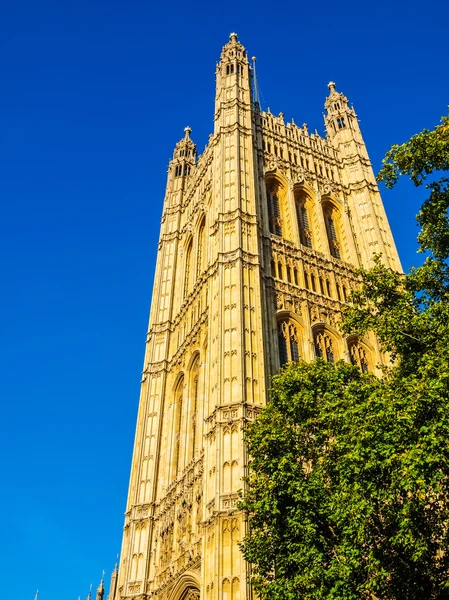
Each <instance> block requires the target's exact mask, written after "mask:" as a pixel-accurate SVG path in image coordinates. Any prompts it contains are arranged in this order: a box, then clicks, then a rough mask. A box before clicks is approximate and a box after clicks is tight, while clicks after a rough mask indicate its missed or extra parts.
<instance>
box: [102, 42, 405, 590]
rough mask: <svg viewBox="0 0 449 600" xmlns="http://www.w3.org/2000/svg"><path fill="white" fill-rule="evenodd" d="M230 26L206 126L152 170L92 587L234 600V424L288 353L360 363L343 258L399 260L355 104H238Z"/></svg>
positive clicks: (363, 353) (373, 354)
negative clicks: (150, 246)
mask: <svg viewBox="0 0 449 600" xmlns="http://www.w3.org/2000/svg"><path fill="white" fill-rule="evenodd" d="M252 72H253V70H252V67H251V65H250V64H249V61H248V56H247V54H246V51H245V49H244V47H243V46H242V45H241V44H240V42H239V41H238V39H237V35H236V34H234V33H233V34H231V36H230V40H229V42H228V43H227V44H226V45H225V46H224V48H223V50H222V53H221V58H220V62H219V63H218V64H217V70H216V96H215V116H214V121H215V123H214V133H213V134H212V135H211V136H210V139H209V143H208V145H207V146H206V148H205V150H204V152H203V154H202V155H201V156H197V153H196V147H195V144H194V143H193V141H192V139H191V137H190V136H191V130H190V128H188V127H187V128H186V129H185V136H184V138H183V139H182V140H181V141H180V142H178V144H177V145H176V148H175V151H174V155H173V159H172V160H171V161H170V164H169V168H168V180H167V189H166V194H165V199H164V204H163V212H162V224H161V233H160V241H159V246H158V257H157V264H156V274H155V281H154V290H153V301H152V307H151V314H150V325H149V332H148V338H147V345H146V353H145V363H144V370H143V378H142V391H141V398H140V407H139V414H138V421H137V431H136V438H135V446H134V454H133V460H132V469H131V479H130V486H129V494H128V503H127V511H126V521H125V528H124V537H123V546H122V553H121V558H120V565H119V570H118V576H117V572H116V571H114V581H113V590H112V592H110V594H109V596H108V598H109V599H110V600H119V599H120V600H121V599H125V598H126V599H130V598H138V599H142V600H143V599H147V598H154V599H156V598H157V599H159V600H184V599H186V598H188V599H195V600H196V599H199V598H201V599H202V600H203V599H204V600H218V599H220V600H221V599H223V600H248V599H250V598H252V592H251V589H250V587H249V585H248V583H247V576H248V568H249V567H248V565H247V564H246V563H245V561H244V560H243V559H242V556H241V553H240V550H239V548H238V541H239V540H240V539H241V537H242V535H243V534H244V531H245V527H246V522H245V518H244V515H242V514H241V513H240V512H239V511H238V510H237V508H236V505H237V502H238V491H239V490H240V489H241V488H242V485H243V484H242V476H243V475H244V472H245V464H246V462H247V456H246V452H245V447H244V444H243V440H242V426H243V424H244V423H245V422H246V421H248V420H251V419H253V418H254V416H255V415H256V414H257V412H258V411H259V410H260V408H261V407H263V406H264V405H265V403H266V401H267V390H268V388H269V385H270V375H271V374H272V373H275V372H277V371H278V370H279V368H280V366H281V365H282V364H284V363H285V362H287V361H292V360H298V359H299V358H303V359H305V360H312V359H313V358H315V356H322V357H323V358H324V359H325V360H328V361H336V360H339V359H344V360H346V361H350V362H353V363H354V364H357V365H359V367H360V368H361V369H362V370H373V371H375V370H376V368H377V367H376V365H378V364H382V363H383V362H384V361H385V357H384V356H382V354H381V353H380V351H379V348H378V345H377V342H376V340H375V339H374V338H372V337H367V338H364V339H358V338H357V336H351V337H349V338H343V337H342V335H341V334H340V332H339V331H338V321H339V320H340V318H341V309H342V307H343V305H344V303H345V301H346V299H347V297H348V294H349V292H350V291H351V289H352V288H353V287H354V286H355V285H356V277H355V275H354V272H355V269H356V268H357V267H359V266H365V267H368V266H370V262H371V259H372V256H373V254H374V253H381V254H382V259H383V260H384V262H385V263H386V264H387V265H389V266H390V267H391V268H393V269H395V270H400V268H401V267H400V263H399V259H398V255H397V252H396V249H395V245H394V241H393V238H392V235H391V231H390V227H389V225H388V221H387V217H386V215H385V211H384V208H383V204H382V200H381V197H380V195H379V191H378V188H377V185H376V181H375V178H374V175H373V171H372V168H371V164H370V161H369V158H368V154H367V151H366V147H365V144H364V142H363V138H362V135H361V132H360V128H359V124H358V121H357V117H356V114H355V112H354V109H353V108H350V107H349V106H348V100H347V99H346V98H345V96H344V95H343V94H340V93H338V92H337V91H336V89H335V84H334V83H330V84H329V90H330V93H329V96H328V98H327V99H326V103H325V108H326V116H325V123H326V130H327V136H326V138H325V139H324V138H322V137H320V136H319V135H318V134H316V133H315V134H309V132H308V129H307V126H306V125H303V126H302V127H298V126H297V125H296V124H294V123H293V122H292V123H286V122H285V120H284V117H283V114H282V113H281V114H279V115H278V116H275V115H273V114H271V113H270V111H269V110H268V112H262V111H261V110H260V108H259V106H258V104H257V102H255V101H254V97H253V89H252V86H253V83H252Z"/></svg>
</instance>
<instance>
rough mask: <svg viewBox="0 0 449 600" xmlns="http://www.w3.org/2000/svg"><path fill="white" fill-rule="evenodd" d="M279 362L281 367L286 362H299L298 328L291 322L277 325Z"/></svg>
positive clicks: (282, 322)
mask: <svg viewBox="0 0 449 600" xmlns="http://www.w3.org/2000/svg"><path fill="white" fill-rule="evenodd" d="M278 341H279V362H280V365H281V367H282V366H283V365H285V364H286V363H288V362H292V361H298V360H299V357H300V356H299V337H298V328H297V326H296V324H295V323H292V322H291V321H287V320H285V321H281V322H280V323H279V324H278Z"/></svg>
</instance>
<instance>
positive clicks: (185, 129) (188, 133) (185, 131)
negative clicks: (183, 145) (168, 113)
mask: <svg viewBox="0 0 449 600" xmlns="http://www.w3.org/2000/svg"><path fill="white" fill-rule="evenodd" d="M184 133H185V134H186V136H185V138H186V140H189V139H190V134H191V133H192V128H191V127H189V126H188V125H187V127H184Z"/></svg>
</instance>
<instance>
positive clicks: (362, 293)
mask: <svg viewBox="0 0 449 600" xmlns="http://www.w3.org/2000/svg"><path fill="white" fill-rule="evenodd" d="M448 166H449V117H444V118H443V120H442V124H441V125H438V126H437V127H436V128H435V129H434V130H433V131H427V130H425V131H423V132H422V133H420V134H418V135H416V136H414V137H413V138H411V140H410V141H409V142H407V143H405V144H403V145H401V146H393V148H392V149H391V150H390V151H389V152H388V154H387V155H386V158H385V160H384V167H383V169H382V170H381V172H380V174H379V180H381V181H384V182H385V183H386V185H387V186H390V187H391V186H393V185H394V184H395V183H396V181H397V179H398V178H399V176H401V175H407V176H409V177H410V178H411V179H412V181H413V182H414V183H415V185H417V186H418V185H426V186H427V188H428V189H429V192H430V194H429V197H428V199H427V200H426V201H425V202H424V204H423V206H422V207H421V210H420V212H419V214H418V216H417V220H418V222H419V224H420V226H421V229H420V233H419V237H418V241H419V244H420V250H421V251H422V252H424V253H425V254H426V256H425V260H424V263H423V264H422V265H421V266H420V267H418V268H415V269H412V271H411V272H410V273H409V274H407V275H405V276H404V275H402V274H398V273H394V272H393V271H391V270H389V269H387V268H386V267H385V266H383V265H382V262H381V257H377V258H376V259H375V264H374V267H373V268H372V269H370V270H362V271H361V272H360V279H361V286H360V288H359V289H358V290H357V291H356V292H355V293H354V294H353V298H352V300H353V304H352V305H351V306H350V307H349V308H348V310H347V312H346V316H345V320H344V324H343V330H344V331H345V332H346V333H354V332H357V333H358V334H359V335H363V334H364V333H365V332H367V331H368V330H371V331H374V332H375V333H376V335H377V337H378V339H379V341H380V344H381V346H382V348H383V349H384V350H385V351H388V352H390V353H391V356H392V366H391V367H390V368H388V369H386V370H385V373H384V376H383V377H382V378H381V379H379V378H376V377H375V376H374V375H372V374H362V373H361V372H360V371H359V370H358V369H357V368H356V367H353V366H352V365H348V364H346V363H343V362H339V363H337V364H335V365H334V364H329V363H326V362H324V361H323V360H321V359H317V360H316V361H314V362H313V363H310V364H306V363H304V362H299V363H292V364H290V365H288V366H287V367H286V368H285V369H284V370H283V371H282V372H281V373H280V374H279V375H277V376H275V377H274V378H273V388H272V393H271V401H270V403H269V405H268V406H267V407H266V408H265V409H264V410H263V411H262V413H261V414H260V416H259V417H258V418H257V419H256V420H255V422H254V423H253V424H251V425H250V426H249V427H248V428H247V431H246V442H247V445H248V451H249V454H250V456H251V457H252V462H251V463H250V466H249V469H248V476H247V478H246V490H245V494H244V497H243V499H242V502H241V508H243V509H244V510H245V511H247V513H248V517H249V524H248V531H247V534H246V537H245V539H244V541H243V544H242V549H243V552H244V555H245V558H246V559H247V560H248V561H249V562H250V563H252V565H253V567H252V569H253V571H252V581H253V584H254V586H255V589H256V591H257V593H258V594H259V596H260V597H261V599H262V600H265V599H266V600H293V599H295V600H297V599H298V600H299V599H309V600H312V599H337V598H338V599H341V600H353V599H354V600H356V599H361V598H379V599H381V598H382V599H388V600H393V599H398V600H399V599H401V600H409V599H410V600H411V599H413V600H415V599H416V600H418V599H420V600H425V599H429V600H430V599H443V598H449V571H448V569H449V302H448V300H449V297H448V295H449V270H448V257H449V218H448V209H449V186H448V184H449V180H448V179H447V177H445V174H444V171H447V170H449V169H448ZM432 174H433V176H434V177H433V180H432V181H430V182H429V180H428V178H429V176H430V175H432ZM437 178H439V179H437Z"/></svg>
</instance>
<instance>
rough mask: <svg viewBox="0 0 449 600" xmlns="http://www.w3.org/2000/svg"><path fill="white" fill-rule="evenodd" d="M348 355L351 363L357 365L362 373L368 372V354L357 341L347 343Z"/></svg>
mask: <svg viewBox="0 0 449 600" xmlns="http://www.w3.org/2000/svg"><path fill="white" fill-rule="evenodd" d="M349 357H350V359H351V363H352V364H353V365H355V366H356V367H358V368H359V369H360V370H361V371H362V373H368V371H369V366H368V356H367V352H366V350H365V348H364V347H363V346H362V345H361V344H359V343H358V342H355V343H354V342H353V343H352V344H349Z"/></svg>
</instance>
